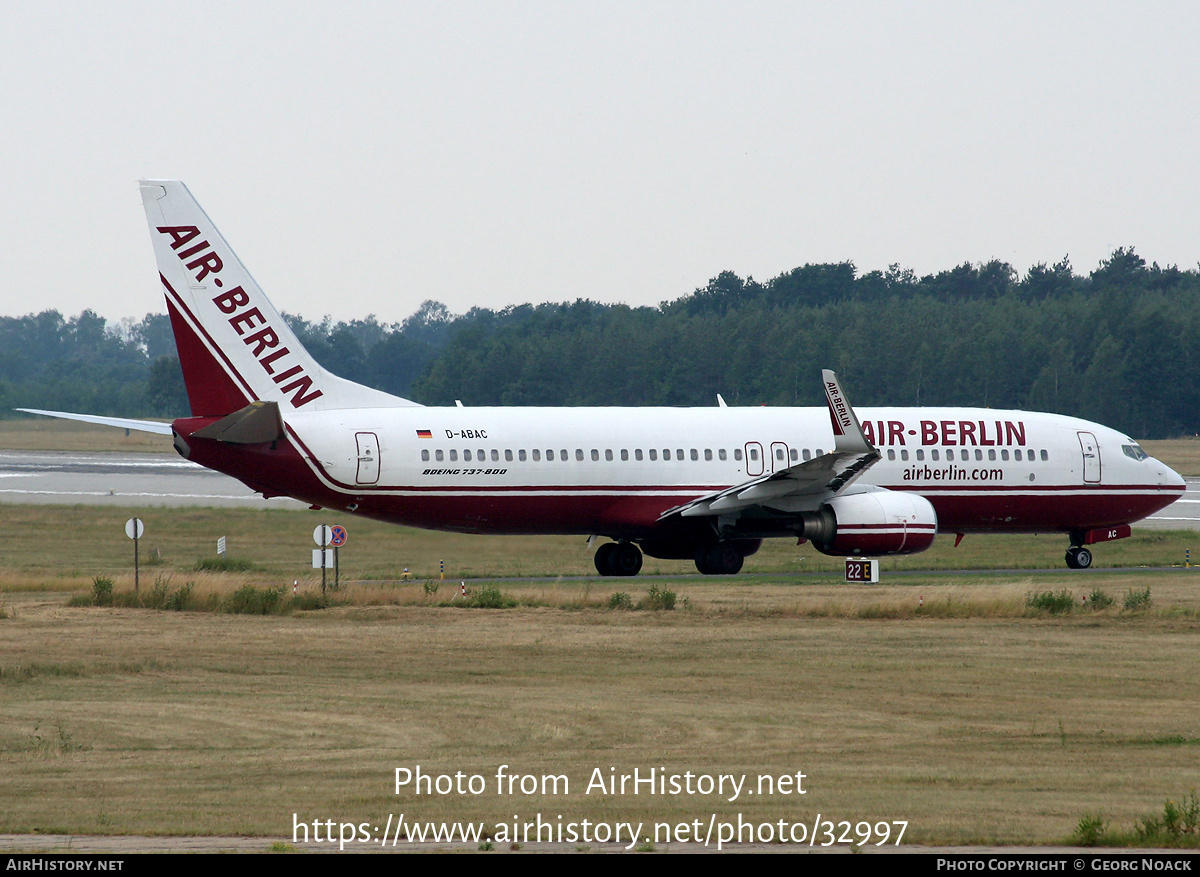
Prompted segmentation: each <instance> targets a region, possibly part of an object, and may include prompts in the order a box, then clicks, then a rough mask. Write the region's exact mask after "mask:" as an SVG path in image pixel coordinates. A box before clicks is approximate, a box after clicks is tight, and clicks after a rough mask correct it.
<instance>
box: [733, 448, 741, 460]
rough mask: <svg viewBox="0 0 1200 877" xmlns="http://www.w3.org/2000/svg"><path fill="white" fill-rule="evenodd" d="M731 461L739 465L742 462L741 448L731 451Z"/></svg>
mask: <svg viewBox="0 0 1200 877" xmlns="http://www.w3.org/2000/svg"><path fill="white" fill-rule="evenodd" d="M733 459H734V460H736V461H737V462H739V463H740V462H742V449H741V448H734V449H733Z"/></svg>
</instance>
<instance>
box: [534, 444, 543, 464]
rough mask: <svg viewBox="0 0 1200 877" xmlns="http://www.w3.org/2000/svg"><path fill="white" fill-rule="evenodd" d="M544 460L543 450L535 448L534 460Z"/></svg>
mask: <svg viewBox="0 0 1200 877" xmlns="http://www.w3.org/2000/svg"><path fill="white" fill-rule="evenodd" d="M541 461H542V452H541V451H539V450H538V449H537V448H534V449H533V462H535V463H540V462H541Z"/></svg>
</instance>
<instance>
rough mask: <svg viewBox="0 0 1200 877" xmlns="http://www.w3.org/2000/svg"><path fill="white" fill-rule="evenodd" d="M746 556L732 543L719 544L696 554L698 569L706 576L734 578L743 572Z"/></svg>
mask: <svg viewBox="0 0 1200 877" xmlns="http://www.w3.org/2000/svg"><path fill="white" fill-rule="evenodd" d="M745 560H746V555H745V554H743V553H742V550H741V548H739V547H738V546H737V545H734V544H733V543H732V542H718V543H717V544H716V545H714V546H712V547H711V548H707V547H706V548H701V549H700V550H699V551H697V552H696V569H698V570H700V572H702V573H703V574H704V575H706V576H732V575H736V574H737V573H739V572H741V571H742V563H743V562H744V561H745Z"/></svg>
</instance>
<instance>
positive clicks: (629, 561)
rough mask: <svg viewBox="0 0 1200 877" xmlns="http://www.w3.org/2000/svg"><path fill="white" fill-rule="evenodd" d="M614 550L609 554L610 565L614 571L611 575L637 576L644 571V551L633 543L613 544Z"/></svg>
mask: <svg viewBox="0 0 1200 877" xmlns="http://www.w3.org/2000/svg"><path fill="white" fill-rule="evenodd" d="M609 544H610V545H612V547H613V550H612V552H611V553H610V554H609V557H608V564H609V567H610V568H611V569H612V572H611V573H610V575H614V576H636V575H637V574H638V573H639V572H641V571H642V550H641V549H640V548H638V547H637V546H636V545H634V544H633V543H632V542H611V543H609Z"/></svg>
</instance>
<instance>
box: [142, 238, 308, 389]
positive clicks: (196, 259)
mask: <svg viewBox="0 0 1200 877" xmlns="http://www.w3.org/2000/svg"><path fill="white" fill-rule="evenodd" d="M157 230H158V231H159V232H161V233H162V234H165V235H168V236H170V238H171V249H172V250H174V251H175V255H176V256H178V257H179V261H181V262H183V264H184V267H186V268H187V269H188V270H189V271H191V272H192V276H193V277H195V278H196V281H197V282H200V281H203V280H205V278H208V277H209V276H210V275H212V279H211V281H210V282H211V283H212V284H213V286H215V287H217V288H218V289H221V288H222V287H223V286H224V285H225V284H224V281H223V280H222V279H221V278H220V277H217V276H216V275H217V274H220V273H221V269H222V268H224V267H225V263H224V262H223V261H222V259H221V257H220V256H219V255H217V253H216V251H214V250H213V249H212V245H211V244H209V242H208V241H207V240H201V241H199V242H198V243H194V244H193V243H192V241H193V240H195V239H196V238H198V237H200V236H201V235H200V229H198V228H197V227H196V226H194V225H169V226H159V227H158V229H157ZM212 303H213V304H214V305H216V306H217V309H218V310H220V311H221V313H223V314H227V315H230V316H229V325H230V326H232V327H233V331H235V332H237V334H238V335H239V336H240V337H241V338H242V343H244V344H245V345H246V346H248V347H251V348H252V350H251V351H250V352H251V353H252V354H253V356H254V358H255V360H256V361H257V362H258V364H259V365H261V366H262V368H263V371H265V372H266V373H267V375H268V376H269V377H270V378H271V380H272V381H273V382H274V383H276V384H278V385H279V389H280V390H281V391H283V392H284V393H291V394H292V395H291V402H292V405H293V406H294V407H296V408H300V407H302V406H304V405H307V404H308V403H309V402H311V401H312V400H313V399H316V398H318V397H319V396H321V395H322V393H321V391H320V390H315V389H313V379H312V378H311V377H309V376H308V375H307V374H305V373H304V366H302V365H300V364H298V363H296V362H294V361H293V362H290V363H289V361H288V360H287V359H286V357H287V356H288V355H289V354H290V353H291V351H290V350H288V348H286V347H280V346H279V335H278V334H277V333H276V331H275V330H274V329H273V328H272V327H271V326H270V325H269V324H268V323H267V318H266V317H264V316H263V314H262V311H260V310H259V309H258V308H256V307H248V305H249V304H250V295H249V294H248V293H247V292H246V290H245V289H243V288H242V287H240V286H235V287H234V288H233V289H229V290H226V291H224V292H222V293H220V294H219V295H217V296H215V297H214V298H213V299H212ZM260 327H261V328H260ZM252 329H256V330H257V331H251V330H252ZM247 332H249V333H250V334H248V335H247V334H246V333H247ZM280 360H283V361H282V362H280Z"/></svg>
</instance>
